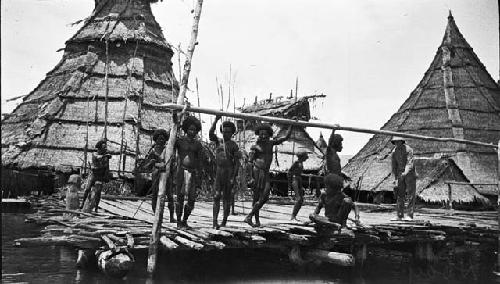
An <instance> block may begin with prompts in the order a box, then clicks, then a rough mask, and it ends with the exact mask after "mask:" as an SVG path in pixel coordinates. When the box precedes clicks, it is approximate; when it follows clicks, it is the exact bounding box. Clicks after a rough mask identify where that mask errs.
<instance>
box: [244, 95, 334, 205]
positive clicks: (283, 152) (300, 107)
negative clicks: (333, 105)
mask: <svg viewBox="0 0 500 284" xmlns="http://www.w3.org/2000/svg"><path fill="white" fill-rule="evenodd" d="M322 97H325V96H324V95H312V96H305V97H300V98H298V99H294V98H293V97H289V98H282V97H278V98H272V97H270V98H269V99H266V100H262V101H255V103H254V104H253V105H250V106H247V107H242V108H240V109H239V110H240V111H241V112H242V113H249V114H255V115H262V116H273V117H280V118H288V119H298V120H303V121H309V120H310V119H311V111H310V104H309V101H310V100H316V99H317V98H322ZM258 123H260V122H256V121H250V120H247V121H244V120H238V121H237V122H236V125H237V132H236V133H235V135H234V137H235V141H237V143H238V145H239V146H240V149H245V151H247V152H249V151H250V147H251V146H252V145H253V144H254V143H255V141H256V140H257V138H258V137H257V135H255V132H254V131H255V130H254V129H255V127H256V126H257V125H258ZM272 128H273V130H274V136H275V137H282V136H284V135H286V132H287V131H288V126H287V125H281V124H273V125H272ZM300 151H304V152H307V153H308V155H309V159H308V160H307V161H305V162H304V176H303V180H304V187H306V188H309V189H311V190H312V189H316V188H317V187H319V186H320V184H321V182H322V179H321V178H319V177H316V176H317V175H318V174H319V171H320V170H321V168H322V167H323V153H322V152H321V149H319V148H318V147H317V146H316V143H315V141H314V140H313V139H312V138H311V137H310V136H309V134H308V133H307V132H306V130H305V128H303V127H298V126H294V127H293V130H292V134H291V137H290V139H289V140H287V141H285V142H284V143H283V144H281V145H278V146H276V147H275V155H274V157H273V162H272V164H271V186H272V188H273V192H274V193H276V194H279V195H287V192H288V180H287V172H288V169H290V167H291V166H292V164H293V162H294V161H296V160H297V157H296V154H297V153H298V152H300Z"/></svg>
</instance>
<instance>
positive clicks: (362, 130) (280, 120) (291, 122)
mask: <svg viewBox="0 0 500 284" xmlns="http://www.w3.org/2000/svg"><path fill="white" fill-rule="evenodd" d="M157 106H158V107H164V108H167V109H172V110H181V109H184V106H182V105H179V104H163V105H157ZM186 111H190V112H201V113H206V114H212V115H220V116H228V117H236V118H242V119H245V120H260V121H268V122H273V123H281V124H288V125H294V126H301V127H317V128H326V129H335V130H344V131H351V132H360V133H368V134H381V135H389V136H400V137H405V138H412V139H419V140H426V141H438V142H455V143H463V144H470V145H476V146H483V147H490V148H494V149H497V148H498V146H497V145H494V144H489V143H485V142H479V141H471V140H465V139H456V138H438V137H431V136H424V135H418V134H410V133H403V132H396V131H389V130H374V129H368V128H359V127H350V126H341V125H338V124H330V123H323V122H309V121H300V120H299V121H295V120H292V119H286V118H279V117H272V116H261V115H254V114H247V113H232V112H225V111H219V110H214V109H208V108H197V107H187V108H186Z"/></svg>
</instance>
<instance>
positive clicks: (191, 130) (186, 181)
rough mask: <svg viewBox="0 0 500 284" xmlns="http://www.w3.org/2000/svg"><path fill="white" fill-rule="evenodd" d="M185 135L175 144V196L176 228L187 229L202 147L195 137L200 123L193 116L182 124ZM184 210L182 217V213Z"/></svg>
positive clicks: (192, 207) (194, 198) (197, 185)
mask: <svg viewBox="0 0 500 284" xmlns="http://www.w3.org/2000/svg"><path fill="white" fill-rule="evenodd" d="M182 130H183V131H184V133H185V135H184V136H181V137H179V139H177V141H176V142H175V149H176V150H177V171H176V177H175V185H176V187H177V188H176V194H177V204H176V209H175V211H176V213H177V227H178V228H182V227H184V228H187V227H188V225H187V219H188V218H189V215H190V214H191V211H193V209H194V202H195V200H196V187H199V184H200V183H199V178H198V177H199V175H200V174H201V157H202V152H203V147H202V145H201V143H200V141H199V140H198V139H197V138H196V135H197V134H198V132H200V130H201V122H200V121H199V120H198V119H197V118H196V117H194V116H188V117H186V119H184V121H183V122H182ZM186 194H187V203H186V205H184V196H185V195H186ZM183 210H184V217H182V212H183Z"/></svg>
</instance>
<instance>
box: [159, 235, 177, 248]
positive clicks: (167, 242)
mask: <svg viewBox="0 0 500 284" xmlns="http://www.w3.org/2000/svg"><path fill="white" fill-rule="evenodd" d="M160 243H161V244H162V246H163V248H164V249H166V250H173V249H176V248H177V247H179V245H177V244H176V243H175V242H174V241H172V240H171V239H169V238H167V237H166V236H161V238H160Z"/></svg>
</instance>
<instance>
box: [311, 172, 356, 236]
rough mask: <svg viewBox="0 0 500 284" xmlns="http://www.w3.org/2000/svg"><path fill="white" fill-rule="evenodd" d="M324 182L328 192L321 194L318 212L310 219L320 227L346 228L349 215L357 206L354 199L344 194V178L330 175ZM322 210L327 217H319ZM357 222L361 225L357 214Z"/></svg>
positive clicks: (317, 207) (315, 211)
mask: <svg viewBox="0 0 500 284" xmlns="http://www.w3.org/2000/svg"><path fill="white" fill-rule="evenodd" d="M324 182H325V186H326V190H325V191H323V192H322V193H321V195H320V197H319V202H318V205H317V206H316V210H314V213H313V214H311V215H310V216H309V218H310V219H311V221H313V222H315V223H316V224H318V225H327V226H328V225H330V226H335V225H337V227H346V223H347V218H348V216H349V213H350V212H351V210H352V209H355V205H354V202H353V201H352V199H351V198H350V197H348V196H347V195H346V194H345V193H343V192H342V188H343V186H344V178H342V177H341V176H339V175H336V174H328V175H327V176H325V179H324ZM322 208H325V217H322V216H319V213H320V212H321V209H322ZM355 222H356V223H357V224H359V214H357V212H356V220H355ZM332 223H335V224H332Z"/></svg>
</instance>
